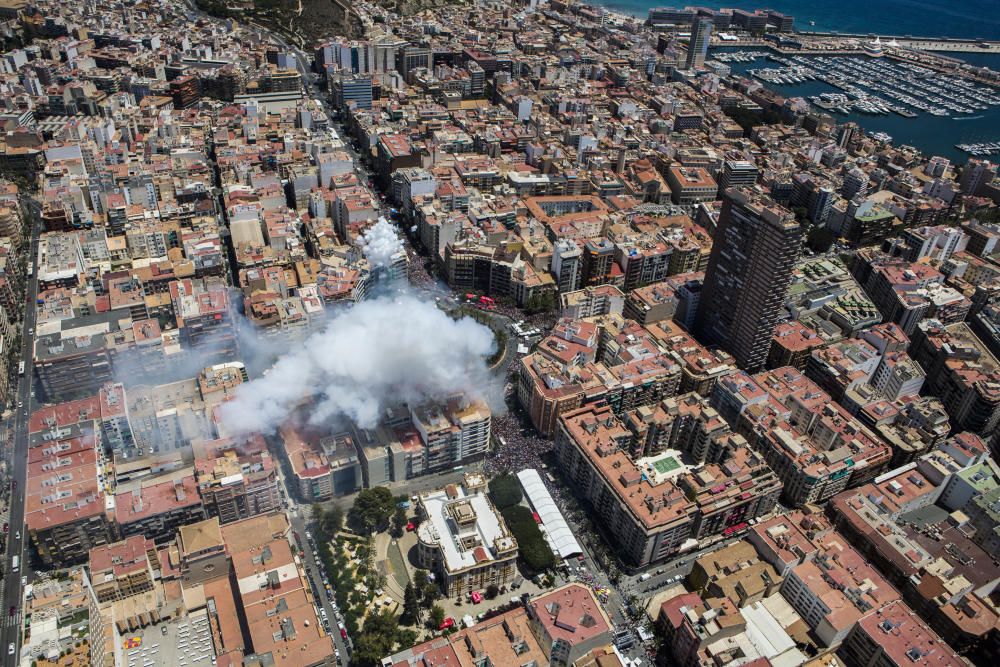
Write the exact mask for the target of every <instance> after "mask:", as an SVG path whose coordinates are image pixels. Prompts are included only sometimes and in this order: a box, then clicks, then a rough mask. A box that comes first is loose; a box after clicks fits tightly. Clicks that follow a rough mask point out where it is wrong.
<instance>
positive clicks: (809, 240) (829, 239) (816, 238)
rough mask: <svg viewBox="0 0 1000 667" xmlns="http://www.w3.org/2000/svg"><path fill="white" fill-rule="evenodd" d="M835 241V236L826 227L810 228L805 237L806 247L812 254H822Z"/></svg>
mask: <svg viewBox="0 0 1000 667" xmlns="http://www.w3.org/2000/svg"><path fill="white" fill-rule="evenodd" d="M836 240H837V236H836V235H835V234H834V233H833V232H832V231H830V229H829V228H828V227H825V226H823V227H812V228H811V229H810V230H809V233H808V234H807V236H806V245H808V246H809V247H810V248H811V249H812V250H813V251H814V252H818V253H824V252H827V251H829V250H830V246H832V245H833V242H834V241H836Z"/></svg>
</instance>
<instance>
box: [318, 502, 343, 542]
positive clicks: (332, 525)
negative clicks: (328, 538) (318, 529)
mask: <svg viewBox="0 0 1000 667" xmlns="http://www.w3.org/2000/svg"><path fill="white" fill-rule="evenodd" d="M320 523H321V524H322V527H323V531H324V532H325V533H326V534H327V535H336V534H337V533H339V532H340V529H341V528H343V527H344V510H342V509H340V508H339V507H337V506H336V505H333V506H332V507H330V508H329V509H327V510H326V511H325V512H323V518H322V521H321V522H320Z"/></svg>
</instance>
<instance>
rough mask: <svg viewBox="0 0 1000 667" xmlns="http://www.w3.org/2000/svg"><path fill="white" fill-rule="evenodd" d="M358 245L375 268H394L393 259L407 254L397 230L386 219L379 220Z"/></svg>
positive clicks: (359, 240) (360, 239)
mask: <svg viewBox="0 0 1000 667" xmlns="http://www.w3.org/2000/svg"><path fill="white" fill-rule="evenodd" d="M358 245H359V246H360V247H361V249H362V251H363V252H364V253H365V257H367V258H368V261H369V262H371V264H372V266H374V267H388V266H392V261H393V258H394V257H396V256H397V255H399V254H400V253H403V252H405V251H404V250H403V242H402V241H400V240H399V235H397V234H396V228H395V227H393V226H392V223H391V222H389V221H388V220H386V219H385V218H379V219H378V222H376V223H375V224H374V225H372V226H371V227H369V228H368V231H366V232H365V233H364V235H363V236H362V237H361V238H359V239H358Z"/></svg>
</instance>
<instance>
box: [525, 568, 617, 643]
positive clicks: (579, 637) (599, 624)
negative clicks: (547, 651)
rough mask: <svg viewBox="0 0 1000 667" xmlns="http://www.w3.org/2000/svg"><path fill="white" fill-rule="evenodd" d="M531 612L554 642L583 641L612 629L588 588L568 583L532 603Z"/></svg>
mask: <svg viewBox="0 0 1000 667" xmlns="http://www.w3.org/2000/svg"><path fill="white" fill-rule="evenodd" d="M529 604H530V606H531V609H532V614H533V616H534V617H535V618H537V619H538V621H539V622H540V623H541V625H542V627H544V628H545V632H546V633H547V634H548V636H549V637H551V638H552V640H553V641H557V640H561V641H563V642H566V643H567V644H569V645H570V646H575V645H579V644H582V643H584V642H587V641H590V640H591V639H594V638H595V637H597V636H599V635H601V634H602V633H606V632H608V631H609V630H610V624H609V622H608V618H607V616H606V615H605V613H604V610H603V609H602V608H601V605H600V603H599V602H598V601H597V600H596V599H595V598H594V594H593V593H592V592H591V591H590V589H589V588H587V587H586V586H584V585H582V584H575V583H571V584H566V585H565V586H563V587H562V588H557V589H556V590H554V591H552V592H551V593H547V594H544V595H540V596H538V597H536V598H535V599H533V600H532V601H531V602H530V603H529Z"/></svg>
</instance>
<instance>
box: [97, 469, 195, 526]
mask: <svg viewBox="0 0 1000 667" xmlns="http://www.w3.org/2000/svg"><path fill="white" fill-rule="evenodd" d="M200 504H201V497H200V496H199V495H198V484H197V482H196V481H195V478H194V475H188V476H187V477H185V478H183V479H181V480H178V481H176V482H175V481H173V480H168V481H166V482H160V483H159V484H152V485H150V486H144V487H142V488H141V489H136V490H135V491H126V492H124V493H118V494H116V495H115V518H116V519H117V520H118V523H120V524H126V523H132V522H135V521H141V520H142V519H146V518H148V517H151V516H154V515H157V514H165V513H167V512H171V511H173V510H176V509H181V508H184V507H193V506H195V505H200Z"/></svg>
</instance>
